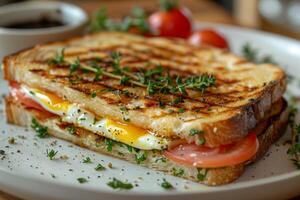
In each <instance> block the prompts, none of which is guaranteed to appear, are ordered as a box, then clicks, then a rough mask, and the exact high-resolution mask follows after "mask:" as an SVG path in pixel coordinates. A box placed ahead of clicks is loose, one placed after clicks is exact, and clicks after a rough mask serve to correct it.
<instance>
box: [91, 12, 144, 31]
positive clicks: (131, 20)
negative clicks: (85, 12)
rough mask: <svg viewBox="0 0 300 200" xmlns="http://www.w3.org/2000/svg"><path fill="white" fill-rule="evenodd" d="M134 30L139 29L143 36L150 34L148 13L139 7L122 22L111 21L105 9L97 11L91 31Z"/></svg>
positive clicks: (92, 21)
mask: <svg viewBox="0 0 300 200" xmlns="http://www.w3.org/2000/svg"><path fill="white" fill-rule="evenodd" d="M132 28H134V29H137V30H138V31H139V32H140V33H141V34H144V33H149V32H150V28H149V25H148V23H147V15H146V12H145V11H144V10H143V9H142V8H139V7H135V8H133V9H132V11H131V14H130V15H129V16H126V17H125V18H124V19H123V20H122V21H116V20H112V19H109V17H108V16H107V13H106V10H105V9H103V8H102V9H100V10H99V11H97V12H96V13H95V14H94V16H93V17H92V20H91V25H90V29H91V31H92V32H96V31H122V32H127V31H129V30H131V29H132Z"/></svg>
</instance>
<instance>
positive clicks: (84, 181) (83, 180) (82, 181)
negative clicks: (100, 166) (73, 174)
mask: <svg viewBox="0 0 300 200" xmlns="http://www.w3.org/2000/svg"><path fill="white" fill-rule="evenodd" d="M77 181H78V182H79V183H81V184H82V183H86V182H87V180H86V178H82V177H81V178H77Z"/></svg>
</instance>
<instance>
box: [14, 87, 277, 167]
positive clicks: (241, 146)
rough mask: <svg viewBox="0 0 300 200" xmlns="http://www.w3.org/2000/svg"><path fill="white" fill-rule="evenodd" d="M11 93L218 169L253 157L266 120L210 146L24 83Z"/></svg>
mask: <svg viewBox="0 0 300 200" xmlns="http://www.w3.org/2000/svg"><path fill="white" fill-rule="evenodd" d="M11 96H13V97H14V99H15V100H16V101H18V102H20V103H21V105H23V106H25V107H27V108H34V109H36V110H39V111H41V112H44V113H51V114H53V116H59V117H60V120H61V122H62V123H69V124H72V125H73V126H74V127H78V128H82V129H85V130H87V131H90V132H92V133H94V134H97V135H100V136H103V137H104V138H109V139H111V140H114V141H117V142H121V143H123V144H126V145H129V146H131V147H134V148H136V149H140V150H145V151H147V150H162V153H163V155H164V156H165V157H166V158H168V159H170V160H172V161H174V162H175V163H178V164H182V165H186V166H190V167H197V168H199V167H202V168H212V167H213V168H217V167H224V166H232V165H236V164H240V163H243V162H245V161H247V160H250V159H251V158H252V157H253V156H254V155H255V154H256V152H257V150H258V148H259V143H258V140H257V135H259V134H260V132H263V129H264V128H263V127H264V124H267V122H266V121H267V120H268V119H265V121H263V122H261V123H260V124H258V125H257V127H259V128H258V129H254V130H253V131H258V132H251V133H249V134H248V136H246V137H245V138H244V139H241V140H239V141H235V142H233V143H231V144H228V145H221V146H219V147H215V148H210V147H206V146H205V145H204V144H203V145H202V146H201V145H200V146H199V145H198V144H194V143H193V144H188V143H187V142H186V141H184V140H183V139H174V138H162V137H158V136H155V135H154V134H153V133H151V131H148V130H145V129H143V128H140V127H136V126H134V125H131V124H130V123H128V122H119V121H114V120H112V119H106V118H101V117H98V116H95V115H94V114H93V113H92V112H90V111H88V110H86V109H84V106H83V105H78V104H74V103H70V102H68V101H65V100H63V99H62V98H59V97H58V96H56V95H55V94H52V93H49V92H45V91H43V90H40V89H36V88H30V87H28V86H25V85H19V84H15V85H11ZM281 107H282V105H281V103H279V104H276V105H275V106H274V109H272V110H276V111H275V113H274V112H270V114H268V118H271V117H272V115H275V114H278V112H280V110H281Z"/></svg>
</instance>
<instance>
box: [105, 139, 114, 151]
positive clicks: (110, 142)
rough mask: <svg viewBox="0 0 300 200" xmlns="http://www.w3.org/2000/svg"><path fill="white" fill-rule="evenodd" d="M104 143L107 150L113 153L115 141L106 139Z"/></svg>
mask: <svg viewBox="0 0 300 200" xmlns="http://www.w3.org/2000/svg"><path fill="white" fill-rule="evenodd" d="M104 143H105V145H106V150H107V151H109V152H111V151H112V148H113V145H114V141H113V140H111V139H109V138H105V139H104Z"/></svg>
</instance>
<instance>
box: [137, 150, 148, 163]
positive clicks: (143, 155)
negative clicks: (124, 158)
mask: <svg viewBox="0 0 300 200" xmlns="http://www.w3.org/2000/svg"><path fill="white" fill-rule="evenodd" d="M146 159H147V152H146V151H139V152H138V153H136V154H135V161H136V163H137V164H141V163H142V162H143V161H145V160H146Z"/></svg>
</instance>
